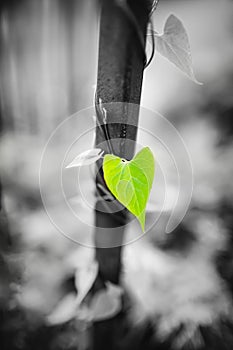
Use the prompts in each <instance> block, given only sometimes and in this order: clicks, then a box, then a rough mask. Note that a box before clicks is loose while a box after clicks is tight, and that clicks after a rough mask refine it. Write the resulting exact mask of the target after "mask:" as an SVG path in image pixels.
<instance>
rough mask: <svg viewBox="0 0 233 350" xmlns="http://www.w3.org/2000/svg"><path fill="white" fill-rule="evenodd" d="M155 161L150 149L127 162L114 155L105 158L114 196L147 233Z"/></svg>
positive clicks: (142, 151) (104, 163)
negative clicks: (146, 210) (146, 214)
mask: <svg viewBox="0 0 233 350" xmlns="http://www.w3.org/2000/svg"><path fill="white" fill-rule="evenodd" d="M154 169H155V161H154V156H153V154H152V152H151V150H150V149H149V147H145V148H143V149H142V150H141V151H140V152H138V153H137V154H136V156H135V157H134V158H133V159H132V160H130V161H127V160H125V159H122V158H120V157H117V156H114V155H113V154H106V155H105V156H104V162H103V171H104V179H105V182H106V184H107V186H108V188H109V190H110V191H111V192H112V194H113V195H114V196H115V197H116V199H117V200H118V201H119V202H120V203H121V204H123V205H124V206H125V207H126V208H127V209H128V210H129V211H130V212H131V213H132V214H134V215H135V216H136V217H137V219H138V221H139V222H140V224H141V227H142V230H143V232H144V231H145V209H146V204H147V201H148V198H149V194H150V190H151V187H152V183H153V179H154Z"/></svg>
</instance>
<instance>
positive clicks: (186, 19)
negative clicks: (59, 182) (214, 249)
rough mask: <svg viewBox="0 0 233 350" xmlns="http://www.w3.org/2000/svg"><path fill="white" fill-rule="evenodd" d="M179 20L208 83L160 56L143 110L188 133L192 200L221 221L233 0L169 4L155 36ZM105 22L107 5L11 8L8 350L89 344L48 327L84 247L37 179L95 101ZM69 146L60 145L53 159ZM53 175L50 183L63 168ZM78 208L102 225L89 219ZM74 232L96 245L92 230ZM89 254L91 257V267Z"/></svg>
mask: <svg viewBox="0 0 233 350" xmlns="http://www.w3.org/2000/svg"><path fill="white" fill-rule="evenodd" d="M170 13H174V14H175V15H176V16H177V17H179V18H180V19H182V21H183V23H184V25H185V27H186V29H187V31H188V33H189V38H190V43H191V49H192V56H193V64H194V70H195V73H196V77H197V79H198V80H199V81H201V82H203V85H202V86H199V85H196V84H194V83H193V82H192V81H190V80H188V79H187V78H186V77H185V76H184V75H182V73H180V72H179V71H178V70H177V69H176V68H175V67H174V66H173V65H172V64H170V63H169V62H167V61H166V60H165V59H164V58H162V57H160V56H159V55H157V54H155V58H154V60H153V62H152V64H151V65H150V66H149V67H148V68H147V69H146V71H145V74H144V80H143V91H142V100H141V104H142V106H144V107H145V108H148V109H151V110H157V111H159V112H160V113H162V114H163V115H164V116H166V118H167V119H168V120H169V121H171V122H172V123H173V124H174V125H175V126H176V128H177V129H178V130H179V132H180V134H181V135H182V137H183V139H184V140H185V143H186V145H187V147H188V150H189V153H190V156H191V159H192V163H193V169H194V182H195V185H194V193H193V202H192V203H193V204H192V205H195V206H197V207H198V208H201V210H203V212H205V211H210V210H212V211H213V215H214V213H215V212H216V213H217V212H219V210H220V209H221V208H222V203H223V201H225V202H227V203H228V206H231V205H233V202H232V195H233V182H232V174H233V162H232V157H233V149H232V137H233V121H232V116H233V99H232V93H233V66H232V62H233V45H232V34H233V23H232V15H233V3H232V1H230V0H221V1H218V0H188V1H187V0H172V1H168V0H166V1H165V0H161V1H160V4H159V6H158V9H157V10H156V12H155V13H154V15H153V23H154V27H155V29H156V30H157V31H159V32H161V31H162V28H163V25H164V22H165V20H166V18H167V17H168V15H169V14H170ZM98 21H99V7H98V3H97V2H95V1H93V0H78V1H77V0H69V1H62V0H21V1H14V0H11V1H5V2H4V1H2V2H1V17H0V42H1V53H0V57H1V61H0V75H1V81H0V98H1V99H0V102H1V105H0V108H1V109H0V113H1V140H0V144H1V161H0V166H1V182H2V188H3V193H2V197H3V203H4V210H5V212H6V213H7V219H6V216H5V215H3V214H1V222H2V224H1V226H2V232H1V237H0V242H1V248H0V249H1V250H0V259H1V269H0V271H1V276H0V281H1V283H0V309H1V311H0V314H1V320H0V322H2V324H1V325H0V328H1V332H0V333H1V340H0V341H2V343H3V345H4V347H3V349H32V348H33V349H37V348H38V349H41V348H45V349H47V348H48V349H77V344H78V342H80V339H81V343H82V345H80V348H82V346H84V345H83V344H84V343H85V341H86V340H85V337H84V338H83V335H81V336H80V335H79V332H78V331H77V329H76V328H75V327H74V328H72V327H71V328H65V327H63V326H62V325H59V326H56V327H55V326H54V327H51V326H48V325H47V323H46V317H47V316H48V315H49V314H50V313H51V312H52V310H53V309H54V307H55V306H56V305H57V304H58V303H59V301H60V300H61V299H62V298H63V297H64V296H65V295H67V293H70V292H72V291H73V288H74V271H75V269H76V265H77V260H79V259H78V258H77V256H79V249H81V248H80V247H79V246H78V245H76V244H74V243H73V242H71V241H69V240H68V239H66V238H65V237H63V236H62V235H61V234H60V233H59V232H58V231H57V229H56V228H55V227H54V226H53V225H52V224H51V222H50V221H49V219H48V217H47V215H46V213H45V211H44V208H43V205H42V201H41V197H40V189H39V182H38V173H39V164H40V158H41V154H42V151H43V148H44V145H45V142H46V141H47V139H48V137H49V136H50V134H51V133H52V132H53V130H54V129H55V128H56V127H57V126H58V124H59V123H60V122H62V121H63V120H64V119H65V118H67V117H68V116H70V115H72V114H74V113H76V112H78V111H80V110H81V109H84V108H87V107H90V106H92V105H93V97H94V91H95V84H96V76H97V53H98ZM150 49H151V47H150V44H148V52H150ZM77 132H78V131H77ZM66 136H67V135H66ZM139 141H140V140H139ZM62 142H63V140H62V139H61V140H59V142H58V145H57V148H56V147H55V148H54V157H56V152H57V149H59V147H62ZM84 146H85V145H84ZM86 146H87V147H88V148H89V147H90V145H88V144H87V145H86ZM84 148H85V147H84ZM47 171H48V174H47V179H48V187H49V186H50V184H51V187H52V182H53V169H49V168H48V169H47ZM90 183H91V180H90ZM86 186H87V188H88V186H89V185H88V184H87V183H86ZM90 186H91V185H90ZM58 210H59V209H58ZM79 210H80V212H81V213H82V215H83V216H86V217H87V218H86V220H92V218H91V215H90V212H88V213H87V212H86V211H85V209H83V208H81V207H80V208H79ZM216 215H217V214H216ZM64 220H65V218H64ZM201 224H202V221H201V222H200V225H201ZM203 225H205V223H203ZM72 229H73V230H74V232H75V235H81V236H83V235H84V234H87V236H88V239H91V235H92V231H91V228H90V227H86V226H85V225H81V226H80V227H73V228H72ZM220 231H221V229H220ZM88 254H89V253H88V250H87V254H86V255H85V253H83V252H82V259H83V261H85V259H88V258H86V256H89V255H88ZM61 323H62V322H61ZM59 327H60V328H59ZM81 333H82V332H81ZM84 333H85V332H84ZM12 339H13V340H12ZM35 340H36V341H35ZM12 343H13V345H12ZM32 344H33V346H32ZM84 348H85V346H84Z"/></svg>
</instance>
